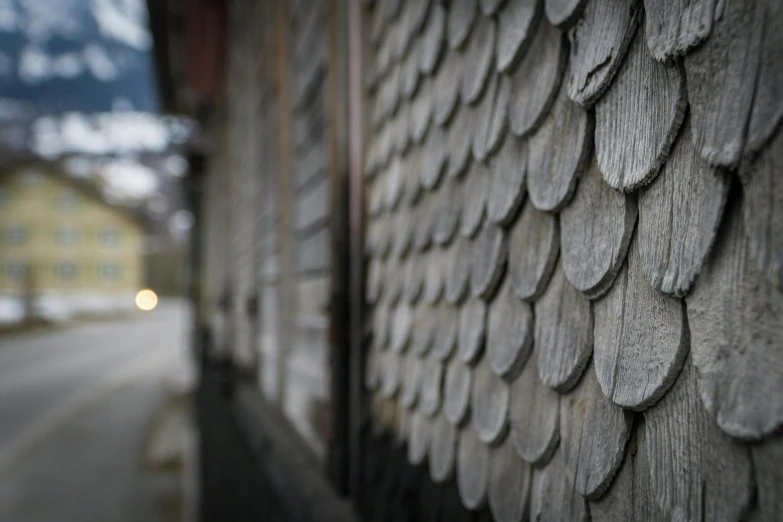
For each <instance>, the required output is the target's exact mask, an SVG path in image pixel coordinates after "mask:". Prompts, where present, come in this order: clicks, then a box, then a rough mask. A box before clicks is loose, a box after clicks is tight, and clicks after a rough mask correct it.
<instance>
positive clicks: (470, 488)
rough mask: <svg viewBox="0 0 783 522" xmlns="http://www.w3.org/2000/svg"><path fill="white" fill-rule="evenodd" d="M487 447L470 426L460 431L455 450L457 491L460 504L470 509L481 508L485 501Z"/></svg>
mask: <svg viewBox="0 0 783 522" xmlns="http://www.w3.org/2000/svg"><path fill="white" fill-rule="evenodd" d="M490 451H491V450H490V448H489V446H487V445H486V444H484V443H483V442H481V441H480V440H479V438H478V434H477V433H476V431H475V430H474V429H473V427H472V426H466V427H465V428H463V429H462V430H460V436H459V446H458V448H457V489H458V490H459V497H460V499H461V500H462V504H463V505H464V506H465V507H466V508H468V509H470V510H477V509H480V508H482V507H483V506H484V505H485V503H486V501H487V489H488V487H489V474H490V459H491V457H492V454H491V452H490Z"/></svg>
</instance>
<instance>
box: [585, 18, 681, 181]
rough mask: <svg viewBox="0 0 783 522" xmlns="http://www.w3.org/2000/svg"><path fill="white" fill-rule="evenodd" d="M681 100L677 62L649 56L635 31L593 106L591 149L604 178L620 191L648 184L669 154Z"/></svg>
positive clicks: (675, 131)
mask: <svg viewBox="0 0 783 522" xmlns="http://www.w3.org/2000/svg"><path fill="white" fill-rule="evenodd" d="M687 104H688V101H687V95H686V92H685V74H684V73H683V72H682V68H681V66H680V65H679V64H677V65H673V66H667V65H664V64H662V63H660V62H658V61H656V60H655V59H653V57H652V56H651V55H650V52H649V51H648V50H647V45H645V42H644V35H643V34H642V32H641V31H638V32H637V34H636V36H635V37H634V38H633V41H632V42H631V45H630V48H629V49H628V52H627V55H626V57H625V59H624V60H623V63H622V65H621V66H620V69H619V71H618V72H617V78H615V80H614V81H613V82H612V87H611V88H610V89H608V90H607V92H606V94H605V95H604V96H603V97H601V99H600V100H598V102H597V103H596V105H595V153H596V155H597V156H598V167H599V168H600V169H601V172H603V175H604V179H605V180H606V182H607V183H609V185H611V186H612V187H614V188H616V189H618V190H623V191H626V192H629V191H633V190H636V189H637V188H639V187H641V186H642V185H646V184H647V183H649V182H650V180H652V179H653V178H654V177H655V175H656V174H657V173H658V170H659V169H660V168H661V165H663V163H664V162H665V161H666V158H667V157H668V156H669V150H670V149H671V146H672V143H674V138H675V137H676V136H677V132H678V131H679V129H680V125H682V120H683V118H684V116H685V108H686V106H687Z"/></svg>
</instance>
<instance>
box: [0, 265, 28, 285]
mask: <svg viewBox="0 0 783 522" xmlns="http://www.w3.org/2000/svg"><path fill="white" fill-rule="evenodd" d="M5 274H6V277H8V279H13V280H15V281H19V280H21V279H24V277H25V275H26V274H27V267H26V266H25V265H24V263H18V262H10V263H7V264H6V265H5Z"/></svg>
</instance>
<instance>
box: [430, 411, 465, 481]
mask: <svg viewBox="0 0 783 522" xmlns="http://www.w3.org/2000/svg"><path fill="white" fill-rule="evenodd" d="M458 437H459V429H458V428H456V427H455V426H454V425H453V424H450V423H449V422H448V421H447V420H446V417H444V416H443V415H438V416H437V417H435V419H434V420H433V423H432V436H431V437H430V449H429V456H430V458H429V464H430V465H429V469H430V477H431V478H432V480H433V481H435V482H436V483H438V484H443V483H445V482H447V481H449V480H450V479H451V478H453V477H454V474H455V471H456V469H457V439H458Z"/></svg>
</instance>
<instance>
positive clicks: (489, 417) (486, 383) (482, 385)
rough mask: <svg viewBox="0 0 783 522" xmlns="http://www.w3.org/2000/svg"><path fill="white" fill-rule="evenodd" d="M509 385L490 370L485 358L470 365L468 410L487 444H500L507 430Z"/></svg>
mask: <svg viewBox="0 0 783 522" xmlns="http://www.w3.org/2000/svg"><path fill="white" fill-rule="evenodd" d="M509 396H510V394H509V387H508V384H506V383H505V382H503V380H502V379H500V377H498V376H497V375H495V374H494V373H492V369H491V368H490V366H489V361H488V360H487V359H486V358H484V359H482V360H481V361H479V363H478V365H477V366H476V367H475V368H474V369H473V386H472V388H471V390H470V411H471V415H472V418H473V427H474V428H475V429H476V434H477V435H478V438H479V440H481V441H482V442H484V443H485V444H489V445H493V446H494V445H497V444H499V443H500V442H501V441H502V440H503V438H505V436H506V434H507V433H508V403H509Z"/></svg>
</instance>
